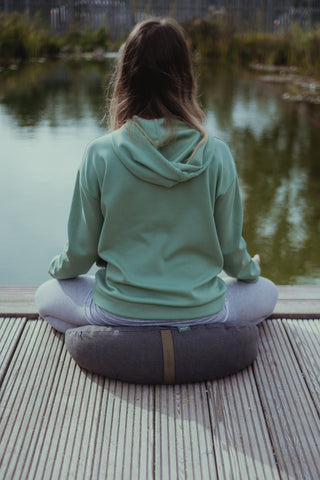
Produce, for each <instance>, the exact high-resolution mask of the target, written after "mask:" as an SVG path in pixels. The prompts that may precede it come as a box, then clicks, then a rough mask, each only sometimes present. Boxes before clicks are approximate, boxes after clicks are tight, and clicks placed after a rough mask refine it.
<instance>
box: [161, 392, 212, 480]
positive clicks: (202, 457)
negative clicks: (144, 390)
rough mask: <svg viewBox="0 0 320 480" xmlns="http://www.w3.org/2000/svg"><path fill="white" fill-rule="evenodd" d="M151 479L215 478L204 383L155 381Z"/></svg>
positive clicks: (204, 479)
mask: <svg viewBox="0 0 320 480" xmlns="http://www.w3.org/2000/svg"><path fill="white" fill-rule="evenodd" d="M154 460H155V479H156V480H162V479H167V478H168V479H183V480H184V479H186V480H187V479H199V480H200V479H203V480H207V479H208V480H209V479H218V476H217V469H216V464H215V458H214V451H213V443H212V435H211V425H210V417H209V410H208V404H207V390H206V385H205V384H204V383H196V384H190V385H174V386H171V385H168V386H167V385H158V386H156V391H155V459H154Z"/></svg>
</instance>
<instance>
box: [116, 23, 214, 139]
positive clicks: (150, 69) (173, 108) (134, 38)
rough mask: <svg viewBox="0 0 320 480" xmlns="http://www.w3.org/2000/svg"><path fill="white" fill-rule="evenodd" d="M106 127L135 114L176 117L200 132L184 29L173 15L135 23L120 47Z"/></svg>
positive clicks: (118, 125) (201, 119)
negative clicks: (172, 17) (167, 17)
mask: <svg viewBox="0 0 320 480" xmlns="http://www.w3.org/2000/svg"><path fill="white" fill-rule="evenodd" d="M111 88H112V90H113V93H112V97H111V101H110V107H109V127H110V129H111V130H116V129H118V128H120V127H121V126H122V125H123V124H124V123H125V122H126V121H127V120H129V119H130V118H132V117H133V116H134V115H137V116H140V117H144V118H149V119H152V118H165V119H166V120H167V121H168V123H169V125H170V124H172V121H173V119H179V120H182V121H184V122H186V123H187V124H189V125H190V126H191V127H193V128H195V129H196V130H198V131H200V132H201V133H202V134H203V135H205V131H204V127H203V117H204V115H203V112H202V110H201V109H200V107H199V105H198V103H197V99H196V95H197V88H196V82H195V77H194V73H193V66H192V61H191V56H190V53H189V50H188V47H187V43H186V41H185V37H184V33H183V30H182V29H181V27H180V26H179V24H178V23H177V22H176V21H175V20H173V19H149V20H145V21H143V22H141V23H138V24H137V25H136V26H135V27H134V28H133V30H132V31H131V33H130V34H129V36H128V39H127V41H126V43H125V45H124V46H123V48H122V51H121V53H120V56H119V59H118V62H117V65H116V69H115V73H114V77H113V82H112V87H111Z"/></svg>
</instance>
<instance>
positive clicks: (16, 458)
mask: <svg viewBox="0 0 320 480" xmlns="http://www.w3.org/2000/svg"><path fill="white" fill-rule="evenodd" d="M33 294H34V289H32V288H31V287H30V288H27V289H25V288H23V289H19V288H11V287H0V317H2V318H1V319H0V422H1V423H0V478H1V479H10V480H11V479H19V480H20V479H28V480H29V479H41V480H42V479H59V480H60V479H62V480H64V479H66V480H69V479H115V480H118V479H133V480H142V479H147V480H151V479H157V480H160V479H163V480H167V479H171V480H174V479H181V480H185V479H195V480H198V479H204V480H207V479H218V480H224V479H228V480H229V479H232V480H233V479H239V480H247V479H248V480H251V479H257V480H262V479H265V480H269V479H289V480H292V479H310V480H319V479H320V462H319V451H320V419H319V415H320V402H319V400H320V353H319V339H320V286H319V287H317V286H314V287H280V299H279V302H278V304H277V306H276V309H275V313H274V315H273V317H272V319H269V320H267V321H266V322H264V323H263V324H262V325H261V326H260V327H259V331H260V337H261V341H260V350H259V356H258V359H257V361H256V362H255V363H254V364H253V365H252V366H251V367H250V368H247V369H245V370H243V371H242V372H240V373H238V374H236V375H232V376H230V377H227V378H224V379H222V380H218V381H210V382H202V383H196V384H188V385H175V386H163V385H157V386H141V385H132V384H126V383H122V382H118V381H113V380H109V379H106V378H102V377H99V376H97V375H93V374H90V373H88V372H85V371H83V370H81V369H80V368H79V367H78V366H77V365H76V364H75V362H74V361H73V359H72V358H71V357H70V355H69V354H68V352H67V350H66V348H65V346H64V342H63V335H60V334H58V333H55V332H54V331H53V330H52V329H51V328H50V327H49V325H47V324H46V323H45V322H43V321H41V320H38V318H37V315H36V310H35V306H34V302H33Z"/></svg>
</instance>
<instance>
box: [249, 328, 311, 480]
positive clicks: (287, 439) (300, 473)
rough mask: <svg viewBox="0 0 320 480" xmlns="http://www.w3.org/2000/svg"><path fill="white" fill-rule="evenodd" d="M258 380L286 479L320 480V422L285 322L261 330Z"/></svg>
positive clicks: (257, 363)
mask: <svg viewBox="0 0 320 480" xmlns="http://www.w3.org/2000/svg"><path fill="white" fill-rule="evenodd" d="M260 333H261V348H260V356H259V359H258V361H257V362H256V363H255V365H254V372H255V377H256V381H257V385H258V389H259V394H260V398H261V401H262V405H263V409H264V412H265V418H266V422H267V425H268V428H269V432H270V436H271V440H272V444H273V448H274V452H275V455H276V458H277V463H278V466H279V469H280V474H281V478H282V479H292V478H294V479H295V478H299V479H300V478H303V479H305V478H306V479H307V478H310V479H314V478H320V465H319V438H320V420H319V416H318V414H317V411H316V408H315V405H314V403H313V401H312V398H311V396H310V393H309V390H308V388H307V386H306V383H305V379H304V374H303V373H302V372H301V369H300V367H299V364H298V362H297V359H296V357H295V354H294V351H293V350H292V347H291V344H290V342H289V340H288V337H287V335H286V332H285V329H284V326H283V324H282V323H281V320H273V321H271V320H269V321H266V322H264V323H263V324H262V325H261V327H260Z"/></svg>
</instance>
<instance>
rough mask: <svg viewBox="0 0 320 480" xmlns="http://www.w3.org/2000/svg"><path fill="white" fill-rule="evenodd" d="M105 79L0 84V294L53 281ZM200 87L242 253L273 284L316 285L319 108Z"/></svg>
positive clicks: (226, 86)
mask: <svg viewBox="0 0 320 480" xmlns="http://www.w3.org/2000/svg"><path fill="white" fill-rule="evenodd" d="M107 73H108V65H107V64H106V65H101V64H84V65H71V64H68V65H66V64H63V63H50V64H49V63H48V64H30V65H28V66H26V67H24V68H23V69H21V70H19V71H10V72H1V73H0V141H1V156H0V165H1V176H0V219H1V237H0V238H1V240H0V242H1V251H0V284H1V285H38V284H40V283H41V282H43V281H44V280H46V279H47V278H49V277H48V274H47V273H46V272H47V267H48V263H49V261H50V259H51V257H52V256H53V255H55V254H56V253H58V252H59V251H60V249H61V248H62V246H63V244H64V242H65V239H66V222H67V218H68V211H69V206H70V201H71V194H72V189H73V183H74V178H75V174H76V170H77V168H78V166H79V163H80V161H81V158H82V154H83V151H84V148H85V146H86V144H87V143H88V142H89V141H90V140H92V139H93V138H95V137H97V136H99V135H101V134H103V133H104V132H105V127H104V125H103V122H102V117H103V103H104V100H103V97H104V89H105V85H106V82H107ZM198 77H199V84H200V93H201V98H200V100H201V102H202V105H203V107H204V109H205V111H206V114H207V128H208V130H209V131H210V132H212V133H214V134H216V135H218V136H219V137H221V138H222V139H224V140H225V141H227V142H228V144H229V145H230V147H231V150H232V152H233V154H234V157H235V160H236V164H237V169H238V173H239V177H240V183H241V190H242V198H243V205H244V213H245V223H244V236H245V238H246V241H247V244H248V250H249V252H250V253H251V254H252V255H253V254H254V253H256V252H259V253H260V254H261V257H262V262H263V274H264V275H266V276H268V277H270V278H271V279H272V280H274V281H275V282H276V283H278V284H307V283H308V284H320V249H319V233H320V203H319V199H318V194H319V187H320V159H319V152H320V107H313V108H311V107H306V106H305V105H302V104H300V105H298V104H290V103H286V102H284V101H282V100H281V97H280V94H279V92H278V91H276V90H274V89H270V88H267V87H266V85H264V84H262V83H260V81H258V80H257V79H256V77H253V76H252V75H250V74H249V73H243V72H242V73H241V72H238V71H233V72H232V71H225V70H223V71H220V70H216V69H213V68H212V66H208V65H202V66H199V67H198ZM317 122H318V123H317Z"/></svg>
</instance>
